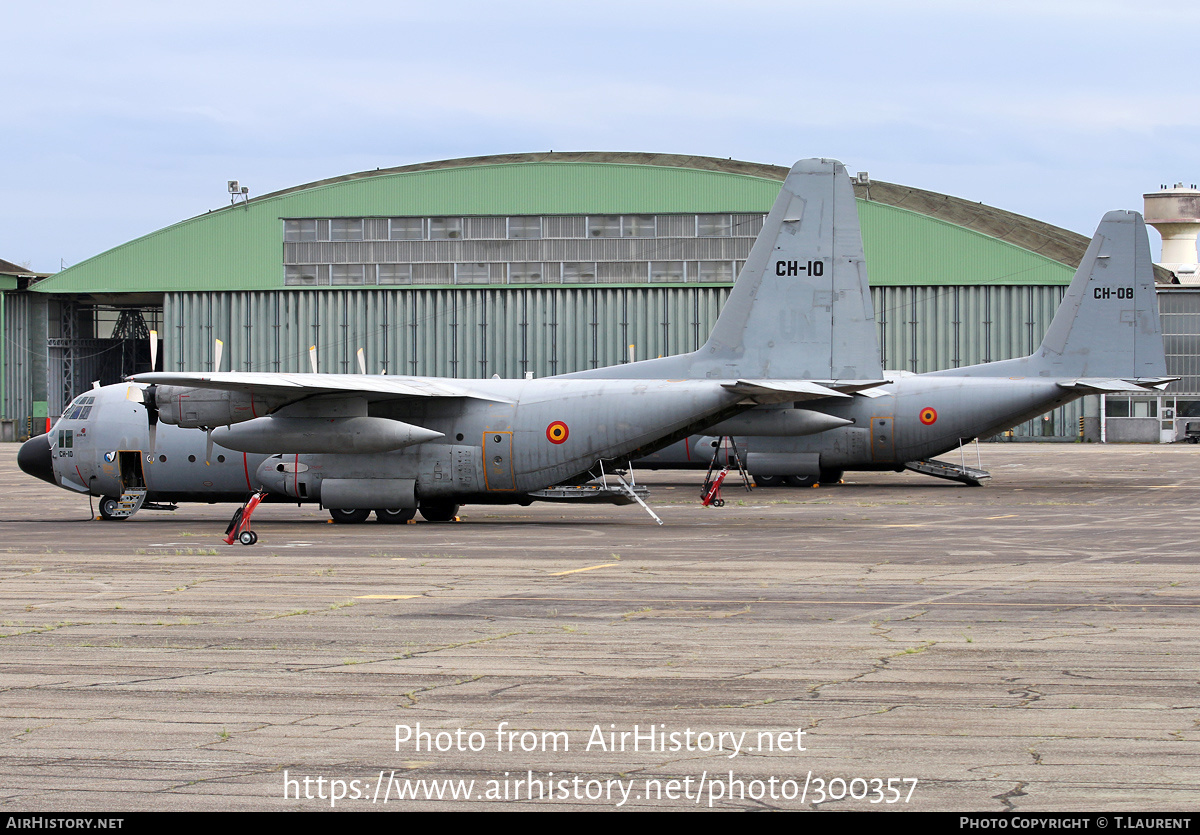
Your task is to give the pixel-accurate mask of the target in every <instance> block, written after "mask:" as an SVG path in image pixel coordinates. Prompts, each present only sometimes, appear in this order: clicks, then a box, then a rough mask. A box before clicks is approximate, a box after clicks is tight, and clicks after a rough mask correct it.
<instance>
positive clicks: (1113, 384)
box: [1059, 377, 1180, 394]
mask: <svg viewBox="0 0 1200 835" xmlns="http://www.w3.org/2000/svg"><path fill="white" fill-rule="evenodd" d="M1178 379H1180V378H1179V377H1135V378H1133V379H1129V380H1116V379H1103V378H1098V377H1089V378H1082V379H1078V380H1064V381H1063V382H1061V383H1059V385H1060V386H1062V387H1063V388H1065V389H1082V390H1086V391H1089V392H1096V393H1098V394H1106V393H1108V392H1128V391H1149V390H1151V389H1157V390H1162V389H1164V388H1166V386H1167V385H1168V384H1170V383H1173V382H1175V381H1176V380H1178Z"/></svg>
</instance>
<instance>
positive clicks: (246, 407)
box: [154, 386, 284, 452]
mask: <svg viewBox="0 0 1200 835" xmlns="http://www.w3.org/2000/svg"><path fill="white" fill-rule="evenodd" d="M154 401H155V403H156V404H158V419H159V420H160V421H162V422H163V423H169V424H171V425H172V426H181V427H183V428H184V429H201V428H206V427H211V426H230V425H232V424H234V423H241V422H243V421H247V420H253V419H254V418H256V417H259V416H261V415H265V414H269V413H270V412H271V411H272V410H273V409H275V408H277V407H279V406H281V405H282V404H283V403H284V401H283V400H277V399H272V398H270V397H263V396H262V395H254V394H250V393H248V392H244V391H219V390H217V389H202V388H192V387H190V386H155V387H154ZM270 451H271V452H278V451H279V450H278V449H274V450H270Z"/></svg>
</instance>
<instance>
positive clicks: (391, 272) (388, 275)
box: [378, 264, 412, 284]
mask: <svg viewBox="0 0 1200 835" xmlns="http://www.w3.org/2000/svg"><path fill="white" fill-rule="evenodd" d="M378 270H379V283H380V284H412V264H380V265H379V267H378Z"/></svg>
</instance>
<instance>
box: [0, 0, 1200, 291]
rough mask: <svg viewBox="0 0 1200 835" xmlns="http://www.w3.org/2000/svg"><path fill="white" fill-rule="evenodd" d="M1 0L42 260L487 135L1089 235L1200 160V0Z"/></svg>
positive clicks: (39, 267)
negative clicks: (862, 192)
mask: <svg viewBox="0 0 1200 835" xmlns="http://www.w3.org/2000/svg"><path fill="white" fill-rule="evenodd" d="M4 17H5V21H6V24H7V25H6V27H5V28H6V38H5V46H6V49H5V59H4V61H3V62H0V93H2V96H0V101H3V103H4V105H5V107H4V109H5V123H6V124H5V127H4V130H3V133H2V136H0V149H2V154H0V159H2V160H3V166H4V176H3V178H2V181H0V258H3V259H6V260H9V261H14V262H16V263H19V264H27V265H29V266H30V267H31V268H32V269H34V270H36V271H40V272H54V271H57V270H58V269H59V268H60V263H62V264H65V265H67V266H70V265H72V264H75V263H78V262H79V261H82V260H84V259H85V258H88V257H90V256H92V255H95V254H97V253H99V252H102V251H104V250H106V249H108V248H110V247H113V246H116V245H118V244H121V243H123V242H125V241H127V240H130V239H132V238H135V237H138V236H140V235H144V234H146V233H149V232H152V231H154V230H156V229H160V228H162V227H164V226H167V225H169V224H171V223H174V222H176V221H179V220H183V219H184V218H187V217H191V216H193V215H196V214H200V213H203V212H204V211H205V210H207V209H211V208H216V207H218V206H221V205H227V204H228V195H227V193H226V189H225V183H226V180H230V179H237V180H240V181H241V182H242V184H243V185H246V186H248V187H249V188H250V192H251V196H255V195H260V194H265V193H266V192H269V191H274V190H277V189H281V188H286V187H288V186H293V185H298V184H300V183H305V182H310V181H313V180H318V179H322V178H324V177H331V176H336V175H339V174H346V173H349V172H352V171H361V170H365V169H373V168H376V167H390V166H395V165H404V164H407V163H414V162H422V161H427V160H434V159H448V158H453V157H461V156H473V155H479V154H496V153H510V152H522V151H545V150H550V149H553V150H556V151H598V150H619V151H654V152H664V153H681V154H703V155H708V156H715V157H733V158H734V159H741V160H749V161H753V162H765V163H773V164H777V165H790V164H791V163H792V162H794V161H795V160H797V159H800V158H803V157H811V156H827V157H835V158H837V159H840V160H842V161H843V162H845V163H846V165H847V167H848V168H849V170H850V171H851V172H854V171H868V172H870V174H871V176H872V177H873V178H875V179H878V180H886V181H889V182H894V183H902V184H904V185H911V186H917V187H919V188H926V189H931V190H934V191H940V192H945V193H947V194H953V195H956V196H959V197H963V198H966V199H969V200H977V201H980V202H983V203H988V204H990V205H993V206H997V207H1000V208H1003V209H1008V210H1010V211H1015V212H1019V213H1021V214H1025V215H1029V216H1031V217H1034V218H1038V219H1039V220H1044V221H1047V222H1049V223H1054V224H1057V225H1059V226H1064V227H1066V228H1068V229H1072V230H1075V231H1077V232H1082V233H1084V234H1087V235H1090V234H1091V232H1092V231H1093V229H1094V227H1095V225H1096V223H1097V222H1098V221H1099V219H1100V217H1101V215H1102V214H1103V213H1104V212H1105V211H1107V210H1109V209H1137V210H1139V211H1140V210H1141V208H1142V194H1143V192H1145V191H1151V190H1154V189H1157V187H1158V186H1159V185H1160V184H1161V183H1168V184H1170V183H1174V182H1177V181H1184V182H1186V183H1188V184H1190V183H1192V182H1195V181H1198V180H1200V153H1198V152H1200V143H1198V141H1197V130H1196V128H1197V122H1198V121H1200V106H1198V105H1200V102H1198V101H1197V98H1198V96H1197V92H1196V80H1195V74H1194V72H1193V70H1194V67H1195V63H1196V62H1195V49H1194V47H1193V46H1192V45H1191V44H1190V39H1191V34H1192V33H1193V32H1195V31H1196V29H1197V27H1196V24H1197V22H1200V4H1193V3H1190V2H1157V0H1147V1H1146V2H1137V3H1134V2H1111V1H1110V0H1087V2H1073V0H1072V1H1071V2H1055V0H1043V1H1042V2H1023V0H1009V2H1005V3H989V4H982V3H979V4H977V3H967V2H961V0H956V2H936V1H935V0H906V2H903V3H900V2H871V1H870V0H862V2H853V0H850V1H849V2H847V0H843V1H842V2H839V3H830V2H827V1H825V2H819V3H816V2H813V3H810V2H770V1H769V0H761V2H755V0H742V1H741V2H738V3H710V2H701V1H700V0H691V2H686V3H684V2H679V3H676V2H664V3H652V2H625V0H609V2H606V3H603V4H566V3H560V2H553V3H540V2H510V3H505V4H500V3H477V2H473V0H459V1H458V2H454V3H451V4H445V5H441V4H437V3H428V2H426V3H420V4H410V3H406V2H366V0H362V1H361V2H354V1H353V0H351V2H346V1H345V0H340V2H337V3H332V2H324V3H311V2H307V1H306V0H289V2H278V3H276V2H260V0H250V2H245V0H243V2H206V3H204V4H192V5H185V4H174V3H162V2H153V3H142V2H129V0H123V2H118V3H104V2H54V0H49V2H45V3H36V4H35V3H21V4H16V3H9V4H6V5H5V11H4ZM1151 245H1152V247H1153V248H1154V249H1155V251H1157V249H1158V235H1157V234H1156V233H1154V232H1153V231H1152V232H1151Z"/></svg>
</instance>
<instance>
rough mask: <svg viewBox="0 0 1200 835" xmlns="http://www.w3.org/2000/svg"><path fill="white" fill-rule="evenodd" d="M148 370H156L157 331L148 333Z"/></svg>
mask: <svg viewBox="0 0 1200 835" xmlns="http://www.w3.org/2000/svg"><path fill="white" fill-rule="evenodd" d="M150 370H151V371H157V370H158V331H150Z"/></svg>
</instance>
